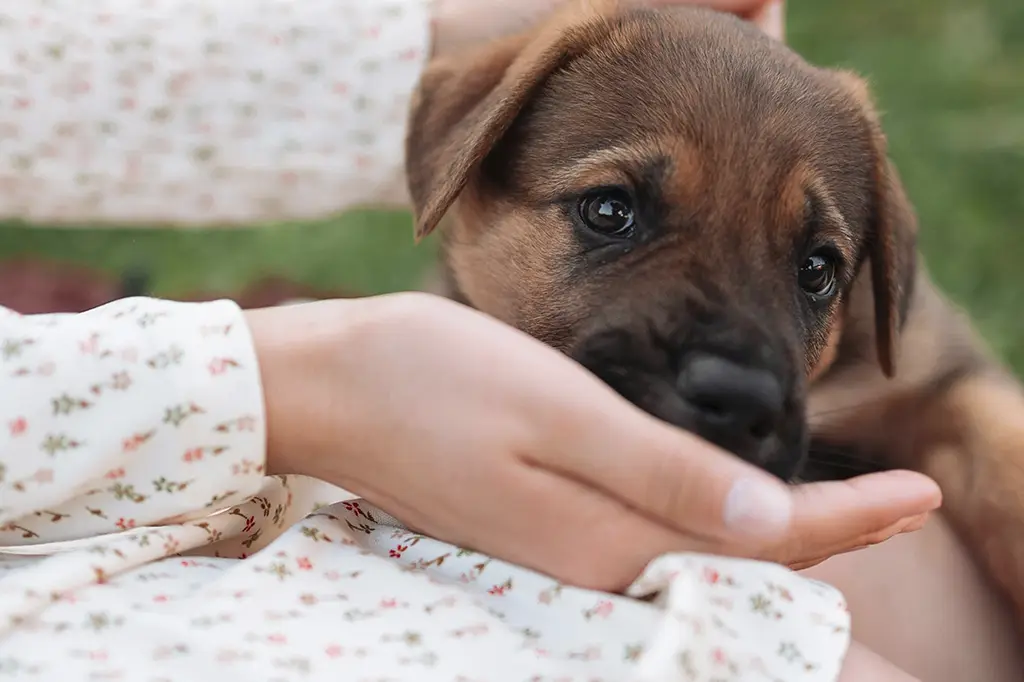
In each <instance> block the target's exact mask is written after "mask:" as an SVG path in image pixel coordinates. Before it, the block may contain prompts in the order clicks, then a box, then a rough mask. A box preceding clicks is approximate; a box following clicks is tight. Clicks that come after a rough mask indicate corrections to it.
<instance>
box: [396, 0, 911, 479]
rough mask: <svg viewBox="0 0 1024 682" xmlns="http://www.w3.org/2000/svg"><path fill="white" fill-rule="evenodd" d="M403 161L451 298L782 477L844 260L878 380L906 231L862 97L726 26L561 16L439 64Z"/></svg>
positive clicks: (847, 82) (894, 323) (584, 10)
mask: <svg viewBox="0 0 1024 682" xmlns="http://www.w3.org/2000/svg"><path fill="white" fill-rule="evenodd" d="M407 157H408V161H407V163H408V168H407V170H408V175H409V183H410V191H411V195H412V198H413V201H414V205H415V209H416V216H417V217H416V220H417V223H416V225H417V234H418V235H419V236H421V237H422V236H424V235H426V234H428V233H430V232H431V231H432V230H433V229H434V228H435V227H436V226H437V224H438V223H439V222H440V221H441V219H442V218H443V217H444V216H445V215H446V214H447V213H448V212H449V210H450V209H451V217H452V218H453V220H452V221H451V223H452V224H451V225H449V226H447V227H446V229H445V230H444V231H443V232H444V243H445V248H444V251H445V258H446V262H447V267H448V269H449V274H450V277H451V279H452V280H453V283H454V286H455V287H456V288H457V290H458V294H459V295H460V297H461V298H463V299H464V300H465V301H467V302H468V303H469V304H471V305H473V306H475V307H477V308H479V309H481V310H483V311H485V312H487V313H490V314H492V315H494V316H496V317H498V318H499V319H502V320H504V321H506V322H508V323H510V324H512V325H515V326H517V327H519V328H520V329H522V330H524V331H526V332H528V333H530V334H532V335H533V336H535V337H537V338H539V339H541V340H542V341H545V342H547V343H549V344H551V345H552V346H555V347H556V348H559V349H561V350H563V351H564V352H566V353H567V354H569V355H570V356H571V357H573V358H575V359H577V360H578V361H579V362H580V363H582V364H583V365H584V366H586V367H587V368H589V369H590V370H591V371H593V372H594V373H595V374H597V375H598V376H600V377H601V378H602V379H604V380H605V381H606V382H607V383H608V384H610V385H611V386H612V387H613V388H615V389H616V390H617V391H619V392H620V393H621V394H622V395H623V396H625V397H626V398H627V399H629V400H631V401H632V402H634V403H635V404H637V405H638V406H640V407H641V408H643V409H645V410H647V411H648V412H650V413H651V414H653V415H655V416H657V417H660V418H662V419H664V420H666V421H668V422H671V423H673V424H676V425H679V426H681V427H684V428H686V429H689V430H691V431H693V432H695V433H697V434H698V435H701V436H703V437H705V438H707V439H709V440H711V441H712V442H714V443H717V444H718V445H720V446H722V447H724V448H726V449H728V450H730V451H732V452H734V453H735V454H737V455H739V456H741V457H743V458H745V459H748V460H750V461H752V462H755V463H757V464H759V465H761V466H763V467H765V468H766V469H768V470H769V471H772V472H774V473H776V474H778V475H779V476H781V477H783V478H788V477H791V476H792V475H793V474H794V473H795V472H796V471H797V469H798V467H799V465H800V462H801V460H802V457H803V453H804V450H805V445H806V443H805V441H806V426H805V417H804V395H805V392H806V384H807V378H808V377H809V376H810V375H812V374H814V373H816V372H820V371H821V369H822V364H823V363H825V362H827V361H830V359H829V358H830V357H831V356H830V351H831V349H832V346H833V345H834V343H835V342H836V339H837V335H838V331H837V330H838V328H839V326H840V324H839V323H840V321H841V316H842V315H843V311H844V310H848V309H849V308H850V298H851V296H850V294H851V293H852V290H853V284H854V282H855V281H856V280H857V279H858V277H860V276H861V272H862V268H861V266H862V264H864V263H869V265H867V266H865V268H863V276H864V277H865V278H868V279H870V284H871V287H870V291H873V298H874V306H873V309H874V311H875V312H874V318H875V322H876V324H875V329H876V333H875V337H876V342H877V349H878V350H877V357H878V360H879V363H880V365H881V367H882V368H883V370H884V371H885V372H886V373H887V374H891V373H892V372H893V371H894V363H895V355H896V353H895V348H896V341H897V339H896V337H897V333H898V330H899V327H900V325H901V322H902V317H903V313H904V310H903V309H904V307H905V301H906V299H907V296H908V293H909V283H910V282H911V278H912V270H913V262H914V233H915V230H916V228H915V226H914V219H913V216H912V214H911V211H910V209H909V207H908V205H907V202H906V199H905V197H904V194H903V191H902V189H901V188H900V185H899V182H898V180H897V178H896V176H895V173H894V171H893V170H892V168H891V166H890V164H889V162H888V161H887V159H886V152H885V145H884V139H883V137H882V134H881V132H880V130H879V127H878V121H877V119H876V117H875V116H874V114H873V113H872V111H871V108H870V105H869V104H868V101H867V98H866V95H865V88H864V87H863V85H862V84H861V82H860V81H858V80H857V79H856V78H855V77H853V76H850V75H848V74H842V73H837V72H832V71H826V70H822V69H817V68H814V67H812V66H810V65H808V64H807V63H805V62H804V61H802V60H801V59H800V58H798V57H797V56H796V55H794V54H793V53H792V52H790V51H789V50H788V49H787V48H785V47H784V46H783V45H781V44H779V43H777V42H776V41H773V40H771V39H769V38H767V37H765V36H763V35H761V34H760V33H759V32H758V31H757V29H755V28H754V27H752V26H749V25H747V24H745V23H744V22H742V21H740V20H738V19H733V18H731V17H728V16H725V15H720V14H717V13H712V12H708V11H704V10H699V9H692V8H676V9H662V10H657V11H653V10H647V11H637V10H634V11H624V10H620V9H619V8H617V7H616V6H615V3H614V2H595V1H591V2H579V3H576V4H574V5H571V6H570V7H567V8H566V10H565V11H564V12H563V13H562V14H561V15H560V16H557V17H555V18H554V19H552V20H551V21H550V22H549V23H548V24H547V25H545V26H543V27H542V28H540V29H538V30H537V31H535V32H533V33H531V34H529V35H522V36H518V37H515V38H511V39H508V40H506V41H503V42H501V43H497V44H493V45H490V46H487V47H486V48H482V49H480V50H478V51H477V52H475V53H472V54H464V55H460V56H458V57H457V58H452V59H448V60H438V61H436V62H435V63H434V64H432V65H431V66H430V67H429V68H428V70H427V72H426V74H425V76H424V78H423V80H422V83H421V88H420V91H419V94H418V96H417V98H416V101H415V103H414V106H413V112H412V116H411V125H410V133H409V138H408V144H407ZM869 310H871V308H870V307H869ZM869 314H870V313H869Z"/></svg>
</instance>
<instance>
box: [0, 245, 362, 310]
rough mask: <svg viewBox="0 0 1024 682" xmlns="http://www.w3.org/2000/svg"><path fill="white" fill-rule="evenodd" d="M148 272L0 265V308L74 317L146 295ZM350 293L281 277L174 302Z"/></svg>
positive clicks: (259, 302)
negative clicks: (113, 272) (115, 273)
mask: <svg viewBox="0 0 1024 682" xmlns="http://www.w3.org/2000/svg"><path fill="white" fill-rule="evenodd" d="M149 279H150V278H149V274H148V273H147V272H146V271H145V270H143V269H138V268H136V269H132V270H129V271H127V272H126V273H125V274H124V275H123V276H122V277H121V278H120V279H118V278H116V277H111V276H109V275H107V274H105V273H104V272H101V271H99V270H95V269H91V268H87V267H84V266H78V265H69V264H68V263H59V262H56V261H50V260H43V259H30V258H20V259H17V260H13V261H8V262H4V263H0V306H3V307H6V308H10V309H11V310H15V311H17V312H19V313H22V314H26V315H30V314H37V313H79V312H83V311H86V310H89V309H91V308H95V307H97V306H101V305H103V304H105V303H109V302H111V301H114V300H117V299H119V298H125V297H128V296H146V295H149V293H150V291H149ZM352 296H355V294H353V293H352V292H349V291H344V290H340V289H334V290H328V289H318V288H316V287H311V286H308V285H305V284H301V283H298V282H292V281H289V280H287V279H284V278H282V277H266V278H262V279H259V280H257V281H256V282H254V283H252V284H250V285H249V286H247V287H245V288H243V289H242V290H241V291H238V292H234V293H232V292H227V291H221V292H214V291H196V292H188V293H186V294H184V295H180V296H171V297H170V298H173V299H174V300H179V301H213V300H217V299H224V298H228V299H232V300H234V301H235V302H237V303H238V304H239V305H240V306H241V307H243V308H266V307H270V306H275V305H281V304H282V303H287V302H289V301H294V300H304V299H311V300H322V299H329V298H350V297H352Z"/></svg>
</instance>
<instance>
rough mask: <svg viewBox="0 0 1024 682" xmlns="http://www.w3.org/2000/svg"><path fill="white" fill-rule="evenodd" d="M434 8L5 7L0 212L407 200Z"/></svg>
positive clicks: (233, 208)
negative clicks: (413, 123) (411, 113)
mask: <svg viewBox="0 0 1024 682" xmlns="http://www.w3.org/2000/svg"><path fill="white" fill-rule="evenodd" d="M429 9H430V7H429V1H428V0H302V1H301V2H295V1H294V0H88V1H86V2H83V0H16V1H15V0H12V1H10V2H5V3H3V4H2V6H0V219H12V218H13V219H24V220H28V221H33V222H40V223H51V224H53V223H68V224H77V225H82V224H96V223H109V224H129V225H131V226H133V227H137V226H141V225H144V224H159V225H166V224H174V225H175V226H179V227H181V226H189V225H226V226H231V225H249V224H252V223H262V222H267V221H283V220H302V219H322V218H325V217H328V216H330V215H331V214H333V213H336V212H340V211H341V210H342V209H346V208H349V207H350V205H352V204H354V203H381V202H387V203H396V202H397V203H403V202H404V200H405V197H406V190H405V183H404V178H403V175H402V157H403V135H404V130H405V119H406V115H407V109H408V105H409V100H410V97H411V95H412V91H413V87H414V85H415V83H416V79H417V77H418V76H419V73H420V71H421V69H422V64H423V61H424V60H425V58H426V56H427V51H428V47H429V46H428V39H429V21H428V17H429Z"/></svg>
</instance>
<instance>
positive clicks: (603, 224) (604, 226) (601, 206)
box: [579, 189, 635, 237]
mask: <svg viewBox="0 0 1024 682" xmlns="http://www.w3.org/2000/svg"><path fill="white" fill-rule="evenodd" d="M579 211H580V218H582V219H583V222H584V223H585V224H586V226H587V227H588V228H590V229H591V230H593V231H594V232H597V233H598V234H603V235H606V236H608V237H628V236H630V235H631V234H633V228H634V222H635V219H634V214H633V204H632V200H631V199H630V197H629V195H628V194H627V193H626V192H623V191H622V190H617V189H609V190H601V191H600V192H595V193H593V194H588V195H587V196H585V197H583V199H582V200H581V201H580V206H579Z"/></svg>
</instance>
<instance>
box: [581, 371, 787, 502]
mask: <svg viewBox="0 0 1024 682" xmlns="http://www.w3.org/2000/svg"><path fill="white" fill-rule="evenodd" d="M587 368H588V369H589V370H590V371H591V372H592V373H594V374H595V375H597V377H598V378H600V379H601V380H602V381H604V382H605V383H606V384H608V385H609V386H610V387H611V388H612V389H614V390H615V391H616V392H617V393H618V394H619V395H621V396H622V397H623V398H625V399H626V400H628V401H629V402H631V403H633V404H634V405H636V406H637V407H639V408H640V409H642V410H643V411H644V412H647V413H648V414H650V415H651V416H653V417H657V418H658V419H660V420H662V421H664V422H667V423H669V424H672V425H673V426H678V427H679V428H682V429H685V430H686V431H689V432H690V433H692V434H694V435H696V436H699V437H701V438H703V439H704V440H706V441H708V442H710V443H712V444H714V445H716V446H717V447H719V448H721V449H723V450H726V451H727V452H730V453H732V454H733V455H736V456H737V457H739V458H740V459H743V460H746V461H748V462H750V463H751V464H754V465H755V466H758V467H760V468H762V469H764V470H765V471H767V472H768V473H770V474H773V475H775V476H777V477H778V478H780V479H782V480H783V481H786V482H792V481H794V480H796V478H797V476H798V475H800V474H801V473H802V469H803V467H804V465H805V460H806V457H807V428H806V423H805V420H804V417H803V410H802V409H800V410H793V414H792V415H791V416H790V417H788V418H787V419H786V424H785V425H784V426H783V427H782V428H780V429H779V431H778V432H777V433H775V434H772V435H771V436H769V437H768V438H766V439H765V440H764V441H762V442H760V443H758V444H757V445H756V446H752V445H751V444H749V443H745V442H744V441H743V439H742V438H739V437H738V434H735V432H726V433H724V434H723V433H721V432H720V431H719V430H710V429H708V428H706V427H705V426H704V425H702V422H701V420H700V419H699V416H698V414H697V412H696V411H695V410H694V409H693V407H691V406H690V405H689V404H688V403H687V402H686V401H685V400H684V399H683V398H682V397H681V396H680V395H679V393H678V392H677V391H676V388H675V381H674V378H673V377H669V376H668V375H660V374H656V373H652V372H650V371H645V370H643V369H639V368H636V369H631V368H628V367H625V366H623V365H602V366H588V367H587Z"/></svg>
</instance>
